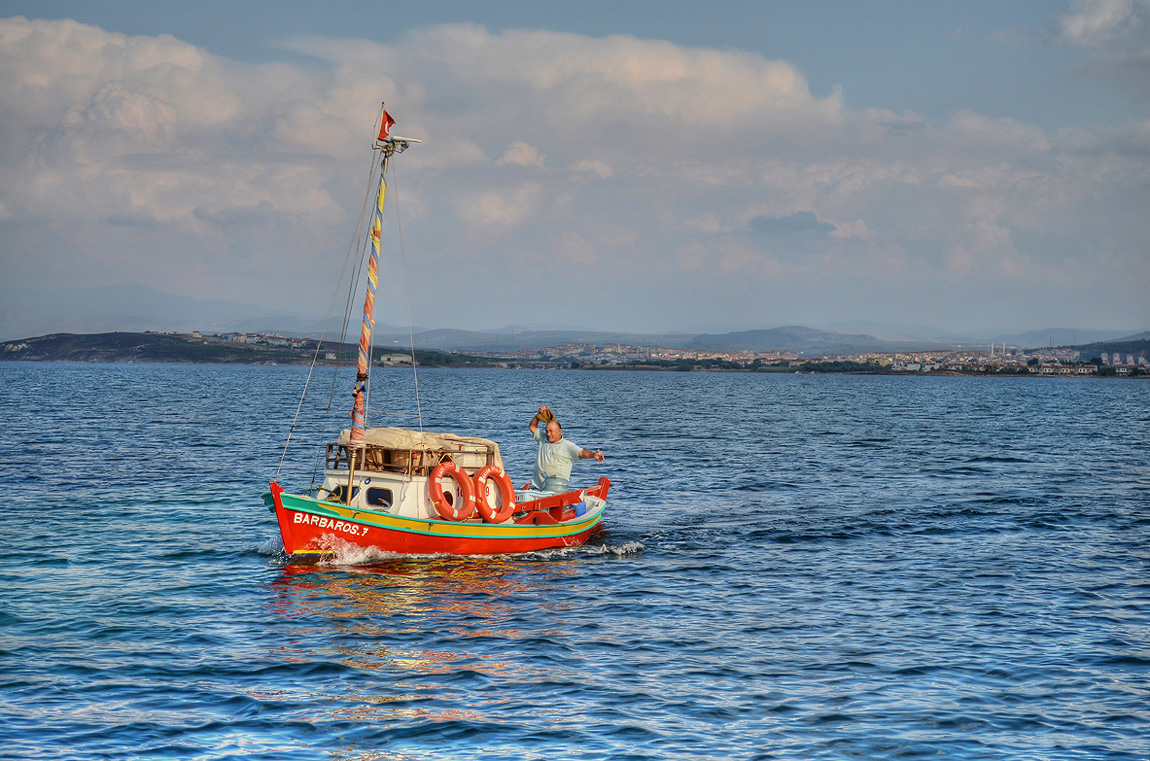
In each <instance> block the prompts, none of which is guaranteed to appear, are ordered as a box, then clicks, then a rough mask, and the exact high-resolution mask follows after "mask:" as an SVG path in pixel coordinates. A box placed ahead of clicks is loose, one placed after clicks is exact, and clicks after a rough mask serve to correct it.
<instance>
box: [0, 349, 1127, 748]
mask: <svg viewBox="0 0 1150 761" xmlns="http://www.w3.org/2000/svg"><path fill="white" fill-rule="evenodd" d="M306 377H307V370H306V369H305V368H295V367H222V366H161V365H119V364H118V365H96V364H93V365H87V364H84V365H78V364H43V363H26V364H0V416H2V425H0V487H2V489H3V501H2V507H0V547H2V549H3V557H4V561H3V566H2V568H0V590H2V591H0V599H2V601H3V605H2V606H0V757H3V758H13V759H16V758H20V759H50V758H51V759H129V758H173V759H221V758H244V759H277V760H278V759H285V758H291V759H347V760H350V759H397V760H398V759H472V758H508V759H860V758H868V759H869V758H911V759H914V758H924V759H925V758H953V759H1146V758H1150V467H1148V460H1150V447H1148V446H1147V445H1148V443H1150V383H1147V382H1145V381H1138V380H1133V379H1130V380H1123V379H1042V378H939V377H921V378H920V377H875V376H813V375H773V374H772V375H764V374H704V373H646V372H591V371H493V370H425V371H423V372H421V373H420V375H419V378H418V385H419V391H420V402H419V404H418V405H417V404H415V402H414V401H413V396H412V393H411V392H412V391H413V390H414V383H413V381H412V378H411V377H410V371H408V372H403V371H391V370H388V371H377V372H376V373H375V375H374V377H373V389H374V390H373V396H372V399H371V402H370V406H371V408H372V409H373V410H374V412H373V419H372V423H373V424H375V425H404V426H410V425H417V424H418V421H419V420H422V422H423V424H424V427H425V428H427V429H429V430H449V431H454V432H457V433H463V434H474V435H481V436H489V437H491V438H495V439H497V440H498V441H500V442H501V444H502V447H503V455H504V459H505V461H506V463H507V466H508V469H509V471H510V472H511V474H512V476H513V478H514V479H515V480H516V483H519V482H521V481H524V480H526V479H527V478H528V477H529V476H530V473H531V466H532V458H533V456H534V446H535V445H534V443H533V442H532V441H531V439H530V434H529V432H528V430H527V423H528V422H529V420H530V418H531V416H532V415H533V414H534V412H535V410H536V409H537V408H538V406H539V405H540V404H548V405H550V406H551V407H552V408H553V409H554V410H555V411H556V413H557V415H558V417H559V419H560V421H561V422H562V423H563V425H564V431H565V433H566V435H567V436H568V438H571V439H572V440H574V441H575V442H576V443H577V444H579V445H580V446H583V447H586V448H590V449H596V448H601V449H602V450H603V452H604V453H605V454H606V461H605V462H603V463H601V464H600V463H595V462H594V461H581V462H579V463H577V464H576V466H575V471H574V474H573V479H572V480H573V482H575V483H577V484H578V483H588V484H589V483H592V482H594V481H595V480H596V479H597V478H598V477H599V476H601V475H603V476H607V477H609V478H610V479H611V481H612V484H613V485H612V490H611V495H610V501H609V504H608V509H607V513H606V519H605V523H604V526H605V531H603V532H602V533H601V534H600V535H598V536H597V537H596V538H595V539H594V540H593V541H592V542H591V543H590V544H589V545H587V546H585V547H582V548H576V549H568V550H562V551H551V552H544V553H538V554H533V555H527V556H521V557H487V558H450V557H432V558H398V557H386V556H380V555H376V554H373V553H362V554H360V555H359V556H356V557H341V558H337V559H336V560H335V561H333V562H331V563H328V564H325V565H320V566H315V567H306V566H296V565H290V564H288V563H287V562H286V560H285V558H284V557H283V555H282V545H281V544H280V541H279V538H278V533H277V529H276V526H275V522H274V519H273V516H272V515H270V514H269V513H268V512H267V510H266V509H265V507H264V506H263V503H262V500H261V493H262V492H264V491H265V490H266V489H267V482H268V481H269V480H270V479H271V478H273V477H275V476H276V475H277V472H278V474H279V478H280V480H281V482H282V483H284V485H285V486H286V487H288V488H289V489H293V490H304V489H306V488H307V487H308V486H309V485H310V483H311V479H312V476H313V473H314V468H315V465H316V458H315V455H316V454H317V451H318V449H319V446H320V445H321V444H322V442H323V441H324V439H325V437H330V436H331V435H333V433H334V431H336V430H338V428H340V427H343V426H344V425H346V421H347V417H346V415H347V407H348V405H349V402H350V399H351V395H350V390H351V377H350V375H344V376H341V377H338V378H335V379H333V378H332V376H331V373H330V371H322V372H317V373H316V374H314V375H313V376H312V378H311V381H310V388H311V392H310V393H309V395H308V398H307V400H306V401H305V403H304V404H303V405H302V406H298V399H299V392H300V390H301V388H302V386H303V383H304V381H305V379H306ZM329 405H330V406H331V408H332V409H333V412H332V414H331V422H329V423H327V426H328V427H327V429H326V430H325V429H324V428H323V427H322V424H321V423H320V421H321V419H322V418H323V416H324V414H325V410H326V408H327V407H328V406H329ZM297 406H298V411H299V412H298V414H299V421H298V423H297V424H296V426H295V428H294V430H293V429H292V428H291V426H292V419H293V417H295V416H296V414H297ZM413 415H419V416H421V417H418V418H417V417H411V416H413ZM289 430H291V431H292V438H291V441H292V443H291V445H289V446H288V448H287V450H286V455H285V449H284V442H285V439H286V438H287V434H288V432H289ZM281 458H282V459H283V464H282V466H281Z"/></svg>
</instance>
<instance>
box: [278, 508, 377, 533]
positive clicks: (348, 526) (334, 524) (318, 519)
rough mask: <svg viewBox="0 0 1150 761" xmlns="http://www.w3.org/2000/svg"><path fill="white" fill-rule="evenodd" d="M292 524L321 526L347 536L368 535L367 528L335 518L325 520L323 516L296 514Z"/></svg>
mask: <svg viewBox="0 0 1150 761" xmlns="http://www.w3.org/2000/svg"><path fill="white" fill-rule="evenodd" d="M292 523H303V524H306V525H309V526H319V527H320V528H330V529H334V530H335V531H342V532H344V533H345V534H351V535H352V536H361V535H363V534H366V533H367V526H357V525H356V524H354V523H348V522H347V521H337V520H335V519H334V518H325V517H323V516H322V515H309V514H308V513H296V514H295V518H293V519H292Z"/></svg>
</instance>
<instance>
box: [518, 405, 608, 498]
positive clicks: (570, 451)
mask: <svg viewBox="0 0 1150 761" xmlns="http://www.w3.org/2000/svg"><path fill="white" fill-rule="evenodd" d="M540 422H543V423H545V424H546V425H545V426H544V428H543V430H539V423H540ZM527 427H528V428H529V429H530V430H531V435H532V436H534V437H535V440H536V441H538V442H539V456H538V457H536V458H535V475H533V476H532V477H531V488H533V489H538V490H539V491H544V492H549V493H551V494H562V493H563V492H565V491H569V490H570V488H571V466H572V465H574V464H575V460H577V459H578V460H592V459H593V460H597V461H598V462H603V453H602V452H600V451H599V450H598V449H596V450H595V451H594V452H592V451H591V450H589V449H583V448H581V447H580V446H579V445H578V444H576V443H575V442H573V441H570V440H569V439H565V438H563V427H562V426H561V425H559V421H558V420H556V419H555V415H554V414H552V412H551V408H550V407H548V406H547V405H543V406H542V407H540V408H539V411H538V412H536V413H535V417H533V418H531V422H530V423H529V424H528V426H527Z"/></svg>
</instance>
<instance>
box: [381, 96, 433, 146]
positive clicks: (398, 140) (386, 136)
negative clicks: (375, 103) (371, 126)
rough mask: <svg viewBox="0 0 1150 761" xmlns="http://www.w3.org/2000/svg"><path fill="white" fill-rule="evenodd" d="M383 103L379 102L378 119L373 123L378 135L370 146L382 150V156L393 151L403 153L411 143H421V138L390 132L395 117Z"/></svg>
mask: <svg viewBox="0 0 1150 761" xmlns="http://www.w3.org/2000/svg"><path fill="white" fill-rule="evenodd" d="M385 105H386V104H384V103H380V104H379V119H377V120H376V123H375V124H376V131H377V133H378V137H376V139H375V143H374V144H373V145H372V148H373V149H374V150H377V151H383V154H384V156H391V155H392V154H395V153H403V152H404V151H406V150H407V149H408V148H409V147H410V145H411V143H422V142H423V141H422V140H416V139H415V138H414V137H400V136H399V135H394V136H393V135H392V134H391V128H392V127H393V126H395V119H393V118H391V114H389V113H387V109H386V108H384V106H385Z"/></svg>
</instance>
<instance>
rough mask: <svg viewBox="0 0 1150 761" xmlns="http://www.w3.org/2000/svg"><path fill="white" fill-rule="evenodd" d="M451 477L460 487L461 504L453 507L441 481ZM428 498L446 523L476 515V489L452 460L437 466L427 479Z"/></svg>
mask: <svg viewBox="0 0 1150 761" xmlns="http://www.w3.org/2000/svg"><path fill="white" fill-rule="evenodd" d="M444 476H450V477H451V479H452V480H453V481H455V485H456V486H458V487H459V504H458V505H455V506H453V505H452V504H451V502H449V501H448V499H447V495H446V494H444V492H443V484H441V483H439V479H441V478H443V477H444ZM427 496H428V497H430V498H431V504H432V505H434V506H435V512H437V513H439V517H441V518H443V520H445V521H465V520H467V519H468V518H470V517H471V516H472V515H474V514H475V489H474V487H473V486H472V484H471V479H470V478H468V477H467V474H466V473H464V472H463V468H460V467H459V466H458V465H456V464H455V463H454V462H452V461H451V460H444V461H443V462H441V463H439V464H438V465H436V466H435V468H434V469H433V470H432V471H431V475H430V476H428V478H427Z"/></svg>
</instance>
